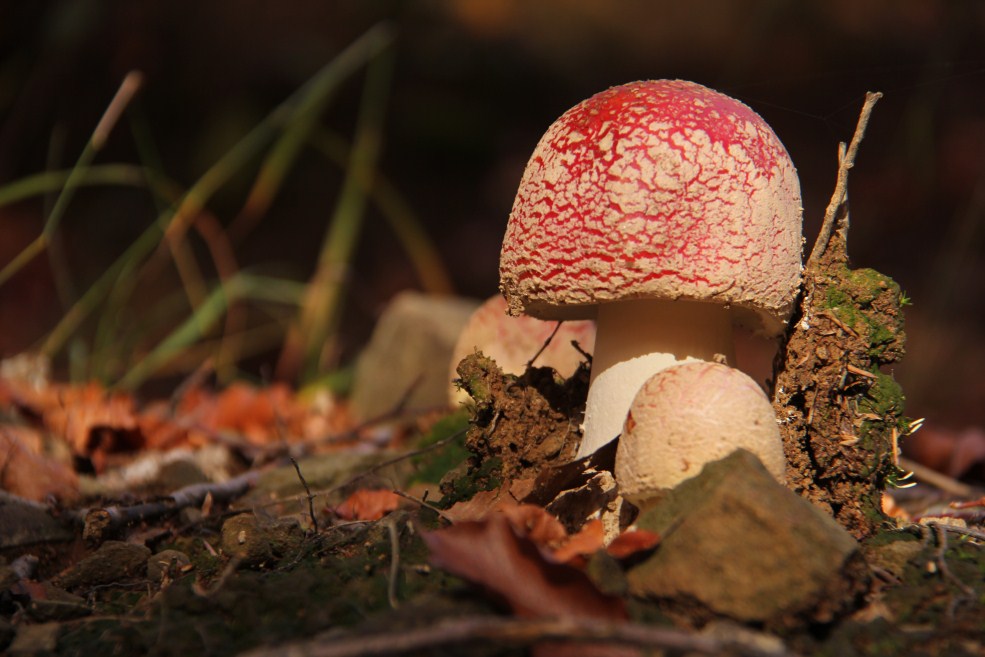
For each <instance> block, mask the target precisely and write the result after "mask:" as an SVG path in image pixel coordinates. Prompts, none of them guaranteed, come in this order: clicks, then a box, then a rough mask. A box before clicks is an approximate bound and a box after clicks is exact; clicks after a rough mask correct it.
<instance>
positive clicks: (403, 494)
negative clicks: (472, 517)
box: [393, 488, 455, 524]
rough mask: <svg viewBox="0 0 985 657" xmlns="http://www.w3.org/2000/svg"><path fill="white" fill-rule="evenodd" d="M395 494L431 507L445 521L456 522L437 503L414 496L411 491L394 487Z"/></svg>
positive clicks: (419, 504) (428, 507) (425, 506)
mask: <svg viewBox="0 0 985 657" xmlns="http://www.w3.org/2000/svg"><path fill="white" fill-rule="evenodd" d="M393 494H394V495H398V496H400V497H402V498H404V499H405V500H408V501H410V502H413V503H414V504H416V505H418V506H422V507H424V508H425V509H429V510H431V511H434V512H435V513H437V514H438V517H439V518H441V519H442V520H444V521H445V522H448V523H450V524H454V522H455V521H454V520H452V519H451V518H450V517H449V516H448V514H447V513H445V512H444V511H442V510H441V509H439V508H438V507H436V506H435V505H433V504H430V503H429V502H428V501H427V500H423V499H421V498H419V497H414V496H413V495H411V494H410V493H405V492H404V491H402V490H400V489H399V488H394V489H393ZM425 497H426V495H425Z"/></svg>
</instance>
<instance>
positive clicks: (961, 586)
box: [927, 522, 976, 618]
mask: <svg viewBox="0 0 985 657" xmlns="http://www.w3.org/2000/svg"><path fill="white" fill-rule="evenodd" d="M927 527H928V528H929V529H930V531H932V532H934V534H935V535H936V536H937V549H936V550H935V551H934V563H935V564H936V565H937V570H938V571H940V574H941V577H943V578H944V579H946V580H948V581H950V582H951V583H952V584H954V586H956V587H957V588H958V590H959V591H961V593H963V594H964V595H963V596H962V597H961V598H958V597H952V599H951V602H950V604H948V607H947V612H948V616H949V617H951V618H953V617H954V610H955V609H956V608H957V606H958V604H959V603H961V602H963V601H968V600H974V599H975V597H976V595H975V591H974V589H972V588H971V587H970V586H968V585H967V584H965V583H964V582H962V581H961V580H960V579H958V578H957V577H955V575H954V573H952V572H951V569H950V567H948V565H947V557H946V553H947V534H946V533H945V531H944V528H945V527H946V525H942V524H940V523H936V522H928V523H927Z"/></svg>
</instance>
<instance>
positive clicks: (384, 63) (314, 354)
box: [295, 55, 393, 382]
mask: <svg viewBox="0 0 985 657" xmlns="http://www.w3.org/2000/svg"><path fill="white" fill-rule="evenodd" d="M392 66H393V61H392V59H391V57H389V56H386V55H382V56H379V57H377V58H375V59H374V60H373V61H372V62H371V63H370V65H369V67H368V69H367V71H366V82H365V86H364V88H363V97H362V101H361V104H360V111H359V119H358V121H357V125H356V136H355V139H354V140H353V147H352V151H351V153H350V157H349V165H348V167H347V168H346V175H345V180H344V181H343V183H342V190H341V192H340V193H339V198H338V201H337V202H336V205H335V210H334V212H333V214H332V220H331V223H330V224H329V229H328V232H327V233H326V235H325V239H324V240H323V242H322V247H321V252H320V254H319V257H318V266H317V270H316V271H315V274H314V276H313V277H312V279H311V282H310V283H309V284H308V289H307V292H306V294H305V300H304V305H303V306H302V308H301V314H300V317H299V322H298V333H296V334H295V335H300V344H301V345H302V346H301V356H302V360H301V367H302V382H305V381H308V380H310V379H313V378H314V377H316V376H317V375H318V371H319V369H320V367H321V354H322V353H323V350H324V346H325V345H326V343H328V342H329V337H330V335H331V334H333V333H334V331H335V329H336V324H337V322H338V319H339V310H340V307H341V304H342V296H343V295H342V290H343V286H344V284H345V280H346V275H345V274H346V273H347V272H348V270H349V268H350V264H351V261H352V257H353V253H354V251H355V247H356V244H357V242H358V238H359V233H360V231H361V229H362V225H363V214H364V210H365V207H366V190H367V189H369V187H370V181H371V180H372V177H373V174H374V172H375V170H376V163H377V160H378V158H379V154H380V150H381V147H382V133H383V119H384V116H385V113H386V100H387V96H388V92H389V88H390V76H391V71H392Z"/></svg>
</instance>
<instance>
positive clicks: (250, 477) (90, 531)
mask: <svg viewBox="0 0 985 657" xmlns="http://www.w3.org/2000/svg"><path fill="white" fill-rule="evenodd" d="M259 477H260V472H259V471H257V470H250V471H248V472H244V473H243V474H241V475H239V476H238V477H234V478H233V479H230V480H229V481H223V482H220V483H205V484H192V485H191V486H185V487H184V488H180V489H178V490H176V491H175V492H173V493H171V494H170V495H169V496H167V497H166V498H165V499H163V500H160V501H157V502H147V503H144V504H135V505H133V506H107V507H101V508H94V509H82V510H81V511H79V512H77V513H76V514H73V519H75V520H76V521H77V522H79V523H81V524H84V525H85V529H84V530H83V532H82V535H83V537H84V538H86V539H87V540H95V541H100V540H102V539H103V538H104V537H105V536H107V535H109V534H112V533H114V532H116V531H118V530H120V529H122V528H124V527H126V526H127V525H130V524H133V523H137V522H143V521H145V520H152V519H155V518H160V517H162V516H167V515H171V514H173V513H177V512H178V511H180V510H182V509H185V508H188V507H196V506H199V505H201V504H202V502H204V501H205V498H206V497H207V496H209V495H211V496H212V499H213V500H216V501H219V502H222V501H227V500H231V499H235V498H237V497H239V496H240V495H242V494H243V493H245V492H246V491H248V490H249V489H250V487H252V486H253V485H254V484H255V483H256V481H257V479H258V478H259Z"/></svg>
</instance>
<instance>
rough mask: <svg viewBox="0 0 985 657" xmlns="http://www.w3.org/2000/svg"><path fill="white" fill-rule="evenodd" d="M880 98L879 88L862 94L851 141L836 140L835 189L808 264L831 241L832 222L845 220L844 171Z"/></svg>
mask: <svg viewBox="0 0 985 657" xmlns="http://www.w3.org/2000/svg"><path fill="white" fill-rule="evenodd" d="M880 98H882V94H881V93H879V92H873V91H870V92H868V93H866V94H865V104H863V105H862V112H861V113H860V114H859V117H858V124H857V125H856V126H855V134H854V135H852V141H851V142H850V143H849V144H848V146H847V148H846V146H845V143H844V142H842V143H840V144H838V178H837V182H835V191H834V193H833V194H832V195H831V201H830V202H829V203H828V208H827V209H826V210H825V211H824V221H823V222H822V224H821V232H820V233H818V236H817V241H815V242H814V249H813V250H812V251H811V256H810V258H808V259H807V267H808V268H811V267H813V266H814V265H816V264H817V261H818V260H820V258H821V256H822V255H824V252H825V250H826V249H827V248H828V243H829V242H830V241H831V235H832V233H833V232H834V229H835V225H836V224H838V223H839V222H843V223H845V224H847V223H848V171H849V169H851V168H852V167H853V166H855V156H856V155H857V154H858V147H859V144H861V143H862V137H863V136H864V135H865V128H866V126H868V124H869V116H870V115H871V114H872V108H873V107H874V106H875V104H876V102H877V101H878V100H879V99H880Z"/></svg>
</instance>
